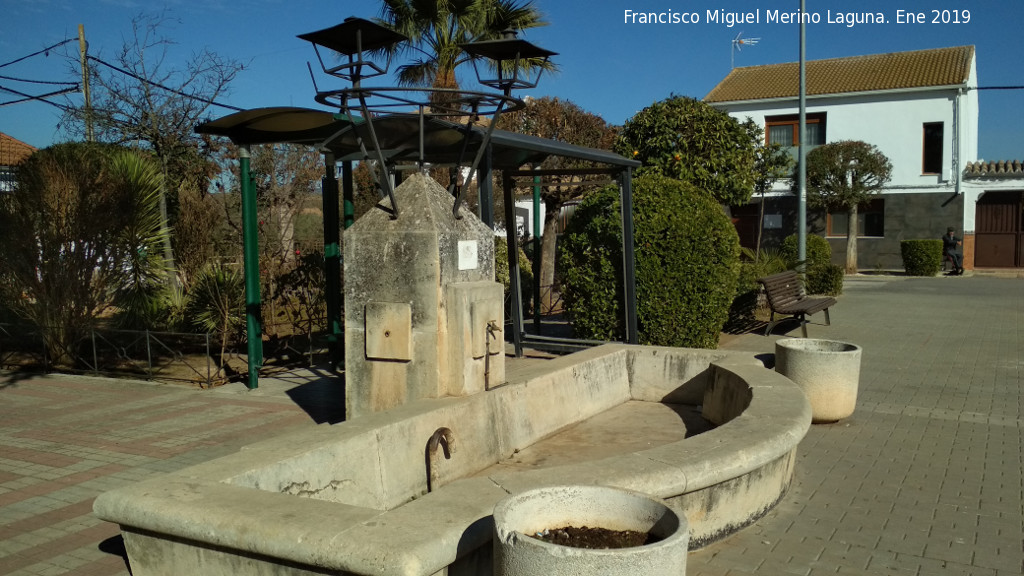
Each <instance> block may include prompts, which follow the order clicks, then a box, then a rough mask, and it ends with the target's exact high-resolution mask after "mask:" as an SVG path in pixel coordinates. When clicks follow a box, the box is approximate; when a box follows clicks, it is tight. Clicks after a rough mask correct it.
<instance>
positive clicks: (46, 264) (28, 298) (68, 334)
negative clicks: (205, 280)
mask: <svg viewBox="0 0 1024 576" xmlns="http://www.w3.org/2000/svg"><path fill="white" fill-rule="evenodd" d="M17 177H18V181H17V186H16V188H15V189H14V191H13V192H12V193H10V194H3V195H0V291H2V292H3V295H2V296H3V298H5V299H6V300H7V301H9V302H13V303H14V306H13V307H14V309H15V312H17V313H18V315H19V316H21V317H22V318H24V319H26V320H28V321H29V322H31V323H32V324H34V325H35V326H37V327H38V328H39V329H40V331H41V332H42V333H43V338H44V340H45V343H46V348H47V352H48V354H49V356H50V358H51V360H52V361H53V362H55V363H57V364H70V363H71V362H72V361H73V359H74V356H75V353H76V349H77V345H78V343H79V342H80V341H81V339H82V338H83V337H85V336H86V335H87V334H88V331H89V329H90V328H92V327H93V326H94V325H95V322H96V320H97V318H98V317H99V316H100V315H102V314H104V313H106V312H108V311H111V310H112V309H114V308H121V309H122V310H127V311H130V312H133V313H134V314H136V315H144V314H145V312H144V311H145V310H146V309H148V308H150V306H151V300H152V297H153V296H154V295H155V294H156V292H157V290H156V287H157V285H158V283H159V281H160V280H161V278H160V277H161V276H162V274H163V270H164V266H165V262H164V260H163V258H162V257H161V251H160V247H161V244H162V242H163V240H164V238H165V234H166V231H165V229H164V228H163V227H162V226H161V225H160V208H159V191H160V184H161V177H160V172H159V168H158V167H157V166H156V165H154V163H152V162H151V161H149V160H147V159H146V158H143V157H142V156H140V155H139V153H138V152H134V151H131V150H127V149H123V148H119V147H115V146H109V145H101V144H85V143H69V144H59V145H56V146H53V147H50V148H47V149H45V150H41V151H39V152H36V153H35V154H33V155H32V156H31V157H30V158H29V159H28V160H27V161H26V162H25V163H24V164H22V165H21V166H20V167H19V169H18V176H17Z"/></svg>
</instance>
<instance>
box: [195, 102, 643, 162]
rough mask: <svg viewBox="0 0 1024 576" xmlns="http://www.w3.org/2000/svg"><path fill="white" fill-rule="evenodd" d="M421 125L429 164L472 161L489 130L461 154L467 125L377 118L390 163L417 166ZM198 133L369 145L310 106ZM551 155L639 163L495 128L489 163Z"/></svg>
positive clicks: (229, 121)
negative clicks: (460, 160)
mask: <svg viewBox="0 0 1024 576" xmlns="http://www.w3.org/2000/svg"><path fill="white" fill-rule="evenodd" d="M421 121H422V126H423V131H422V132H423V135H422V137H423V158H422V160H423V161H424V162H429V163H431V164H455V163H457V162H458V161H459V159H460V157H461V158H462V162H469V161H470V160H472V158H473V157H474V156H475V154H476V150H477V149H478V148H479V146H480V142H481V141H482V140H483V137H484V134H485V132H486V128H485V127H481V126H477V125H473V126H471V127H470V128H469V130H470V140H469V144H468V147H467V148H466V150H465V151H463V149H462V146H463V139H464V134H465V133H466V126H465V125H464V124H457V123H455V122H450V121H447V120H441V119H438V118H431V117H422V118H421V117H420V116H418V115H415V114H394V115H388V116H379V117H374V119H373V127H374V130H375V131H376V133H377V138H378V139H379V141H380V144H381V149H382V150H383V152H384V156H385V158H386V159H387V161H388V162H389V163H392V164H401V163H414V162H418V161H419V160H420V123H421ZM196 132H198V133H200V134H210V135H215V136H226V137H228V138H230V139H231V140H232V141H233V142H234V143H235V144H271V143H290V144H301V145H306V146H312V147H316V148H318V149H320V150H321V151H325V152H326V151H330V152H331V153H333V154H334V155H335V157H336V158H337V159H338V160H362V159H363V152H362V149H361V148H360V146H359V142H358V138H363V139H364V140H366V141H368V130H367V126H366V122H365V121H364V120H363V119H362V118H356V119H355V121H354V122H353V121H352V120H348V119H339V118H338V116H336V115H335V114H333V113H331V112H326V111H323V110H314V109H310V108H294V107H276V108H255V109H252V110H246V111H244V112H236V113H235V114H231V115H228V116H224V117H223V118H218V119H216V120H212V121H210V122H206V123H204V124H200V125H199V126H197V127H196ZM548 156H562V157H566V158H577V159H580V160H586V161H589V162H595V163H599V164H607V165H610V166H619V167H623V168H626V167H633V168H635V167H638V166H640V163H639V162H637V161H635V160H630V159H628V158H624V157H622V156H620V155H618V154H615V153H613V152H609V151H607V150H599V149H596V148H585V147H582V146H574V145H572V144H566V143H565V142H559V141H557V140H549V139H547V138H538V137H536V136H529V135H526V134H517V133H515V132H508V131H505V130H494V134H493V135H492V138H491V163H492V166H493V167H494V168H497V169H515V168H519V167H520V166H522V165H523V164H526V163H530V162H536V163H539V162H542V161H543V160H544V159H545V158H547V157H548Z"/></svg>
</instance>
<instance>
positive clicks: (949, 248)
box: [942, 226, 964, 276]
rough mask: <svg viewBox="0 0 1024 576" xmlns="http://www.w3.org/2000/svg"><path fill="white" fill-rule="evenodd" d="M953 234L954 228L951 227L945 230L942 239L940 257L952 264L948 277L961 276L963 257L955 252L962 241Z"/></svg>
mask: <svg viewBox="0 0 1024 576" xmlns="http://www.w3.org/2000/svg"><path fill="white" fill-rule="evenodd" d="M955 234H956V228H953V227H952V226H950V227H949V228H946V235H945V236H943V237H942V257H943V258H944V259H946V260H949V261H950V262H952V263H953V271H952V272H950V273H949V275H950V276H963V275H964V267H963V256H961V255H960V253H959V252H957V251H956V247H957V246H958V245H959V244H961V243H962V240H961V239H960V238H957V237H956V235H955Z"/></svg>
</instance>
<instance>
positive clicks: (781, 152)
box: [743, 117, 793, 262]
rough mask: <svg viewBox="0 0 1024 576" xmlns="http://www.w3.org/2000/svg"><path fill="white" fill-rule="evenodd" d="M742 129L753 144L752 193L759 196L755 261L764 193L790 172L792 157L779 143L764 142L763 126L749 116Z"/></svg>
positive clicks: (791, 169) (759, 242)
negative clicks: (759, 205)
mask: <svg viewBox="0 0 1024 576" xmlns="http://www.w3.org/2000/svg"><path fill="white" fill-rule="evenodd" d="M743 129H744V130H746V131H747V134H748V135H749V136H750V141H751V142H752V143H753V145H754V194H757V195H758V196H760V197H761V207H760V212H759V214H758V220H757V244H756V245H755V249H754V252H753V256H754V262H757V261H758V259H759V258H760V257H761V237H762V236H763V234H764V199H765V194H767V193H768V191H769V190H771V189H772V186H774V185H775V183H776V182H778V181H779V180H781V179H782V178H785V177H786V176H787V175H789V174H791V173H792V171H793V157H792V156H790V155H789V153H788V152H787V151H786V149H785V148H784V147H783V146H782V145H781V144H778V143H773V144H768V143H767V142H765V137H764V128H761V126H759V125H758V124H757V122H754V121H753V120H752V119H751V118H749V117H748V118H747V119H746V120H745V121H744V122H743Z"/></svg>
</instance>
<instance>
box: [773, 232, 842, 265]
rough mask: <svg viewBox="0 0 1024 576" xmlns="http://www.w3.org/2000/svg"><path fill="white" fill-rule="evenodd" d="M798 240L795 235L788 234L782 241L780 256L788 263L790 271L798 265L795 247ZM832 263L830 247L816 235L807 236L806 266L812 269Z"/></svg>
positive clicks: (796, 248)
mask: <svg viewBox="0 0 1024 576" xmlns="http://www.w3.org/2000/svg"><path fill="white" fill-rule="evenodd" d="M797 243H798V239H797V235H796V234H790V235H789V236H786V238H785V240H783V241H782V255H783V257H784V258H785V259H786V262H787V263H789V267H790V269H793V268H796V266H797V264H799V263H800V262H799V260H798V255H797V253H798V252H799V250H798V248H799V246H797ZM831 263H832V245H831V244H829V243H828V240H825V239H824V238H822V237H821V236H818V235H817V234H808V235H807V266H808V267H814V266H819V265H823V264H831Z"/></svg>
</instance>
